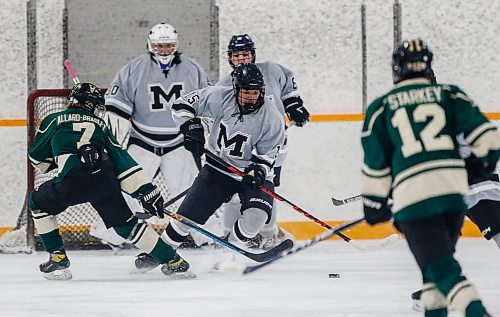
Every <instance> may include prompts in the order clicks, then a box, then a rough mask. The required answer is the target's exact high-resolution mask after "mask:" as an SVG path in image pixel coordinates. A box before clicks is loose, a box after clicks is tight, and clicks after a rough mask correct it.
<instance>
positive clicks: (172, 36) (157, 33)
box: [148, 23, 178, 63]
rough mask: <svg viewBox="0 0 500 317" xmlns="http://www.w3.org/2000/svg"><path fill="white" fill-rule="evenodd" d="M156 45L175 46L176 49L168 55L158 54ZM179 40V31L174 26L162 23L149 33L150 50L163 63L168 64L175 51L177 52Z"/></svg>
mask: <svg viewBox="0 0 500 317" xmlns="http://www.w3.org/2000/svg"><path fill="white" fill-rule="evenodd" d="M155 44H174V46H175V47H174V49H173V50H172V51H171V53H170V54H168V55H164V54H163V55H161V54H158V53H157V52H156V50H155V47H154V45H155ZM177 45H178V39H177V31H176V30H175V28H174V27H173V26H171V25H170V24H167V23H160V24H157V25H155V26H153V28H151V31H149V35H148V50H149V51H150V52H151V53H153V54H155V55H156V56H157V57H158V58H159V59H160V60H162V62H163V63H165V62H168V61H169V60H170V59H171V57H172V56H173V54H174V53H175V51H177Z"/></svg>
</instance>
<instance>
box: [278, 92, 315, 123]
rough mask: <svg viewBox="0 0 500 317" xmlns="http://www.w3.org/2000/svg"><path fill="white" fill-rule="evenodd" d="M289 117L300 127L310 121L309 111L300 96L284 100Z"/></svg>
mask: <svg viewBox="0 0 500 317" xmlns="http://www.w3.org/2000/svg"><path fill="white" fill-rule="evenodd" d="M283 105H284V106H285V112H286V115H287V116H288V119H290V120H291V121H294V122H295V124H296V125H297V126H298V127H302V126H304V124H306V123H307V121H309V111H307V109H306V108H305V107H304V102H303V101H302V98H300V97H290V98H288V99H286V100H284V101H283Z"/></svg>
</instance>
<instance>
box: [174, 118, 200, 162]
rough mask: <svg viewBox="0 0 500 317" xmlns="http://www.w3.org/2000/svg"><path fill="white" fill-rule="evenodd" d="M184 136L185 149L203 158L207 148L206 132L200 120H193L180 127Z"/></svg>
mask: <svg viewBox="0 0 500 317" xmlns="http://www.w3.org/2000/svg"><path fill="white" fill-rule="evenodd" d="M180 132H181V133H182V134H183V135H184V147H185V148H186V150H188V151H190V152H191V153H193V154H194V155H196V156H201V155H202V154H203V151H204V147H205V132H204V130H203V125H202V124H201V120H200V118H193V119H190V120H188V121H186V122H184V123H183V124H182V125H181V126H180Z"/></svg>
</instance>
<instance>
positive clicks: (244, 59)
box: [216, 34, 309, 249]
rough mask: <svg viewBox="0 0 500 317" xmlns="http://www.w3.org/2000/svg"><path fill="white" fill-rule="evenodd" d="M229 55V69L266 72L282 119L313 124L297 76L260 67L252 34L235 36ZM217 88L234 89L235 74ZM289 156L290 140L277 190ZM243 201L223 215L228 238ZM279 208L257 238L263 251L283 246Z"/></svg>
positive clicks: (270, 64)
mask: <svg viewBox="0 0 500 317" xmlns="http://www.w3.org/2000/svg"><path fill="white" fill-rule="evenodd" d="M227 54H228V61H229V65H231V67H232V68H233V69H234V68H235V67H237V66H238V65H240V64H241V63H253V64H255V65H256V66H257V67H258V68H259V70H260V71H261V72H262V75H263V77H264V83H265V85H266V96H269V97H271V98H272V99H273V100H274V103H275V105H276V107H277V109H278V111H279V112H280V114H281V117H282V119H283V120H284V119H285V115H286V116H288V118H289V119H290V121H293V123H294V124H295V125H296V126H298V127H302V126H304V125H305V124H306V123H307V121H309V112H308V111H307V109H306V108H305V107H304V104H303V101H302V98H301V97H300V94H299V91H298V88H297V83H296V82H295V77H294V75H293V72H292V71H291V70H289V69H287V68H286V67H283V66H282V65H280V64H277V63H274V62H270V61H265V62H259V63H256V62H255V59H256V54H255V43H254V42H253V40H252V38H251V37H250V36H249V35H248V34H241V35H233V36H232V37H231V40H230V41H229V44H228V46H227ZM216 85H217V86H231V85H232V76H231V74H228V75H226V76H225V77H223V78H222V79H221V80H219V82H217V84H216ZM286 154H287V147H286V137H285V145H284V146H283V148H282V149H281V150H280V154H279V156H278V159H277V160H276V164H275V167H274V175H275V176H274V186H275V187H278V186H279V185H280V177H281V168H282V165H283V164H284V162H285V159H286ZM240 206H241V204H240V201H239V198H238V197H237V196H236V195H235V196H234V197H233V199H232V200H231V201H230V202H229V203H227V204H226V205H225V206H224V211H223V222H224V224H223V227H224V229H223V230H224V235H227V234H229V232H230V230H231V228H232V227H233V224H234V222H235V221H236V219H237V217H238V216H239V209H240ZM276 206H277V204H274V205H273V208H274V209H275V210H274V212H273V217H272V219H271V221H270V222H269V224H266V225H265V226H264V228H263V229H262V231H261V232H260V234H259V235H258V236H257V241H256V243H257V244H258V245H259V246H260V247H262V248H265V249H266V248H270V247H273V246H274V245H276V244H277V243H279V242H281V239H283V238H284V236H288V237H289V234H285V233H284V231H283V230H282V229H280V228H278V226H277V224H276V220H277V212H276V211H277V210H276Z"/></svg>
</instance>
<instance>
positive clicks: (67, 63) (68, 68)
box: [63, 59, 80, 84]
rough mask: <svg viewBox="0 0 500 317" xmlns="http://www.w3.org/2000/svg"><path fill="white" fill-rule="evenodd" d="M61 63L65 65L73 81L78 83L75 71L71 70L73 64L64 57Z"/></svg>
mask: <svg viewBox="0 0 500 317" xmlns="http://www.w3.org/2000/svg"><path fill="white" fill-rule="evenodd" d="M63 64H64V67H66V70H67V71H68V73H69V75H70V76H71V79H73V83H75V84H79V83H80V79H78V76H77V75H76V72H75V71H74V70H73V66H71V62H70V61H69V59H65V60H64V62H63Z"/></svg>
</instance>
